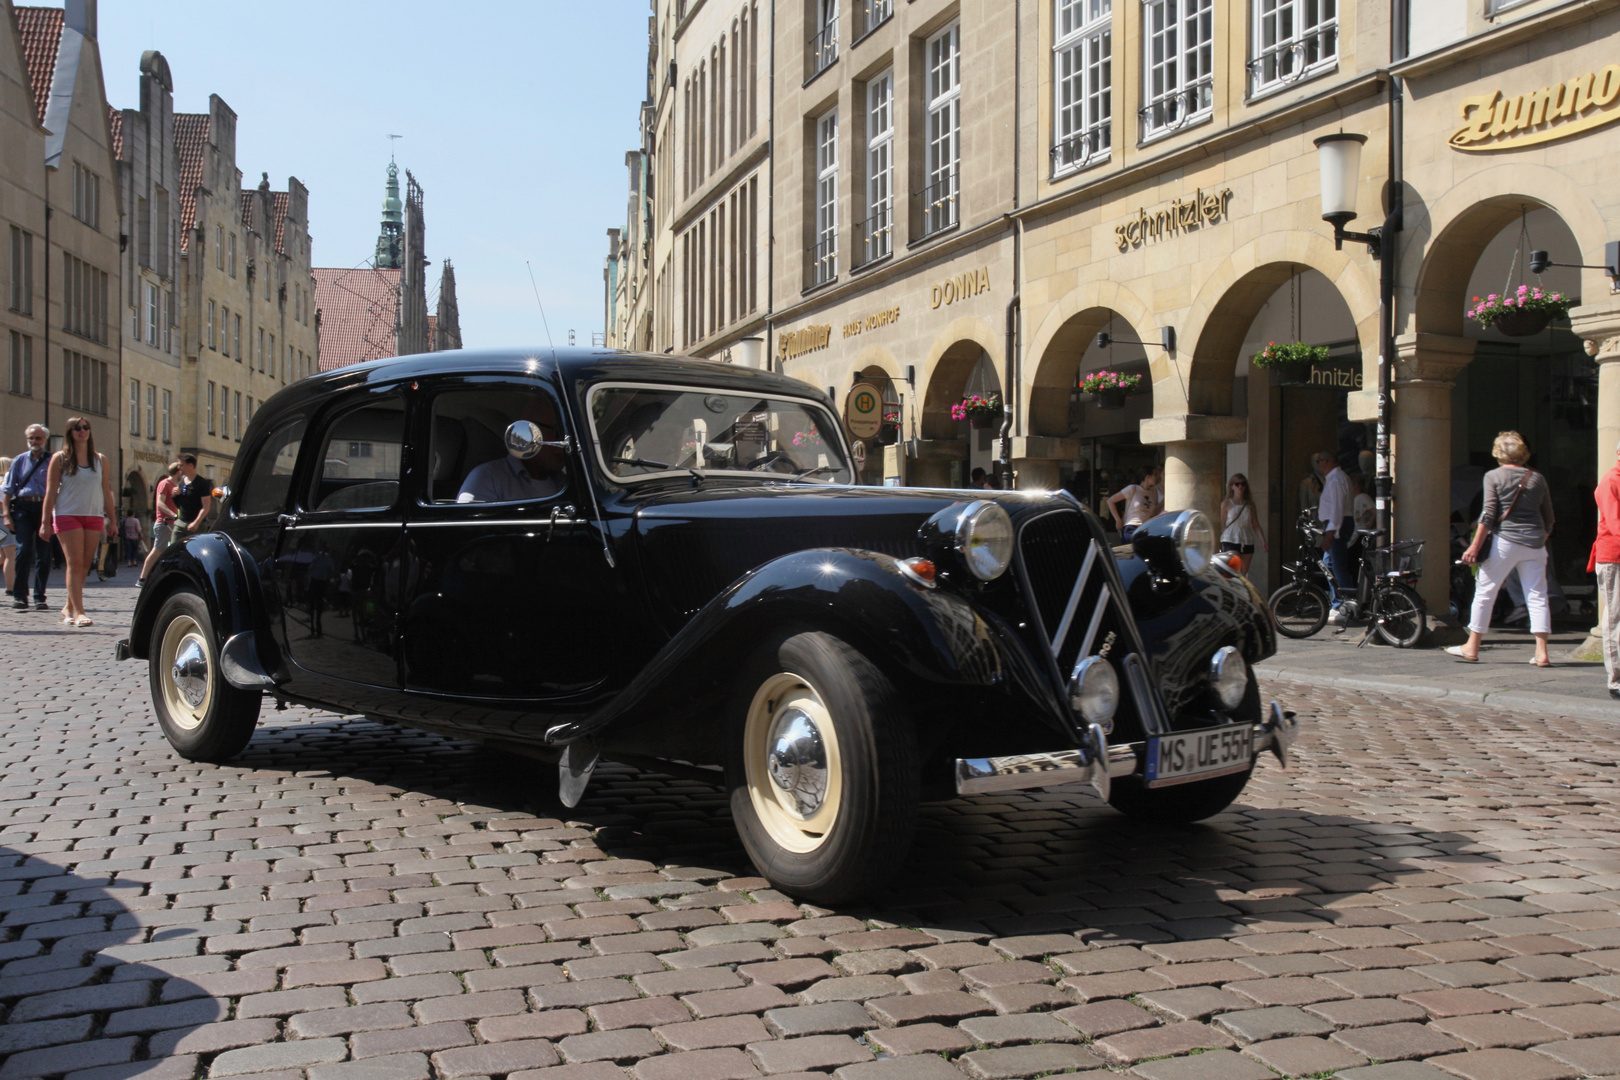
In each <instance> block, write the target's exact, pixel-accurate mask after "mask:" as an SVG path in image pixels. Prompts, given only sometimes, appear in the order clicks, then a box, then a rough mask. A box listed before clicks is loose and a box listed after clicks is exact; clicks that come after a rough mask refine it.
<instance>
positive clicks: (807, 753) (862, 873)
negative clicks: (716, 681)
mask: <svg viewBox="0 0 1620 1080" xmlns="http://www.w3.org/2000/svg"><path fill="white" fill-rule="evenodd" d="M738 686H739V688H740V689H739V692H738V694H737V696H736V698H734V699H733V702H732V707H731V723H730V733H729V740H728V741H729V753H728V762H727V767H726V781H727V788H728V790H729V792H730V797H731V812H732V816H733V818H735V820H736V823H737V832H738V834H739V835H740V836H741V838H742V842H743V847H744V848H745V849H747V851H748V855H749V858H751V859H752V860H753V862H754V865H755V866H756V867H757V868H758V869H759V872H760V873H761V874H762V875H763V876H764V877H765V878H766V879H768V880H769V881H770V882H771V884H773V885H775V886H777V887H778V888H780V889H782V890H784V891H786V892H789V893H792V894H793V895H795V896H797V897H801V898H803V899H806V900H813V901H815V902H817V903H832V902H835V901H840V900H845V899H848V898H849V897H852V896H855V895H857V894H859V893H862V892H866V891H869V890H871V889H873V888H875V887H877V886H878V885H881V884H882V883H883V882H884V881H885V880H886V879H887V878H888V877H889V876H890V875H891V874H892V873H894V871H895V870H897V869H898V868H899V863H900V861H901V860H902V859H903V858H904V856H905V853H906V850H907V849H908V848H909V847H910V845H911V834H912V829H913V827H914V826H915V823H916V818H917V801H918V783H919V766H918V761H917V747H916V738H915V734H914V732H913V731H912V728H911V718H910V716H909V715H908V714H907V711H906V709H905V707H904V704H903V703H902V701H901V699H900V696H899V695H898V694H897V693H896V692H895V689H894V684H893V683H892V682H890V681H889V679H888V677H887V676H885V675H884V674H883V673H882V672H881V671H879V670H878V669H877V667H876V666H875V665H873V664H872V662H871V661H869V660H868V659H866V657H865V656H863V655H862V654H861V653H859V652H857V651H856V650H855V649H854V648H852V647H851V646H850V645H849V644H848V643H847V642H845V641H843V640H841V639H840V638H837V637H834V636H833V635H831V634H826V633H820V632H806V633H796V634H785V635H779V636H778V637H776V638H774V639H773V640H771V641H768V642H767V643H766V644H765V645H764V646H763V647H761V648H760V650H759V651H758V652H756V653H755V654H754V657H753V659H752V660H750V661H749V663H748V665H747V667H746V668H745V669H744V672H743V678H741V679H739V680H738Z"/></svg>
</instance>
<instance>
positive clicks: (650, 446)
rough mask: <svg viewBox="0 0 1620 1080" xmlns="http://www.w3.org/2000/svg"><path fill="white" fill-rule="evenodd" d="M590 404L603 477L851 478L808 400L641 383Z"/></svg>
mask: <svg viewBox="0 0 1620 1080" xmlns="http://www.w3.org/2000/svg"><path fill="white" fill-rule="evenodd" d="M590 402H591V421H592V424H593V425H594V427H595V431H596V441H597V448H598V451H599V452H600V454H601V456H602V467H603V468H604V469H605V470H607V473H608V475H609V476H614V477H618V478H621V479H635V478H639V477H643V476H652V475H656V474H667V473H670V472H691V471H692V470H698V471H700V472H702V473H704V474H726V473H733V474H734V473H743V474H749V475H758V474H760V473H765V474H768V475H770V476H772V477H775V478H783V479H786V478H798V479H801V480H805V481H817V482H820V483H835V484H847V483H850V482H851V480H852V477H851V474H850V470H849V465H848V462H847V461H846V460H845V457H844V447H843V440H842V438H841V437H840V435H839V432H838V429H837V427H836V421H835V420H834V419H833V418H832V416H831V415H830V414H829V413H828V412H827V411H826V410H825V409H821V408H817V407H816V406H815V405H812V404H810V403H808V402H803V401H795V400H793V399H792V398H777V397H760V396H759V395H756V394H742V393H737V392H734V391H730V392H720V391H715V390H682V389H676V388H673V387H645V386H601V387H597V388H596V389H595V390H594V391H593V392H592V394H591V399H590Z"/></svg>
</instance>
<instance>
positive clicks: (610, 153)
mask: <svg viewBox="0 0 1620 1080" xmlns="http://www.w3.org/2000/svg"><path fill="white" fill-rule="evenodd" d="M44 2H46V3H51V2H52V0H44ZM55 6H60V3H59V2H58V3H56V4H55ZM649 14H650V12H649V7H648V4H647V2H646V0H586V2H585V3H565V2H563V0H502V2H494V0H461V2H458V3H453V4H448V3H443V2H439V3H429V2H425V0H402V2H396V3H379V2H373V0H319V2H315V0H282V2H279V3H276V4H273V5H270V6H268V7H267V6H263V5H253V4H220V3H217V2H211V3H203V2H200V0H161V2H157V0H101V3H100V5H99V19H100V39H101V60H102V67H103V69H104V71H105V73H106V80H107V98H108V100H109V101H110V102H111V103H112V104H113V106H114V107H117V108H125V107H133V106H135V105H137V104H138V103H139V83H138V79H139V73H140V68H139V65H140V58H141V53H142V52H143V51H144V50H146V49H157V50H159V51H160V52H162V53H163V55H164V56H165V57H166V58H167V59H168V61H169V68H170V70H171V71H172V72H173V74H174V81H175V94H174V96H175V108H176V109H177V110H179V111H182V112H203V111H206V109H207V107H208V95H209V94H210V93H216V94H219V95H220V97H222V98H224V99H225V102H226V103H227V104H229V105H230V106H231V108H232V109H234V110H236V114H237V117H238V122H237V140H236V154H237V165H238V167H239V168H240V169H241V170H242V174H243V175H242V182H243V184H244V185H246V186H249V187H252V186H256V185H257V184H258V182H259V174H260V173H261V172H266V171H267V172H269V174H270V183H271V185H272V186H273V187H275V188H277V189H281V188H284V187H285V186H286V182H287V177H288V176H289V175H293V176H297V177H298V178H299V179H300V180H301V181H303V182H304V184H305V186H307V187H308V188H309V199H310V202H309V206H310V231H311V233H312V235H313V236H314V256H315V264H316V265H317V266H356V265H359V264H361V263H362V262H364V261H365V260H368V259H369V258H370V257H371V255H372V252H373V249H374V247H375V245H376V239H377V224H378V220H379V217H380V214H381V210H382V198H383V184H384V182H385V181H386V179H387V177H386V169H387V166H388V155H389V140H388V138H387V136H388V135H389V134H390V133H392V134H396V135H403V136H404V138H403V139H401V140H399V143H398V146H397V148H396V150H395V153H396V154H397V157H398V160H399V163H400V166H401V167H402V168H408V169H410V170H411V172H412V173H413V174H414V175H415V176H416V178H417V180H418V182H419V183H421V185H422V187H423V190H424V192H425V213H424V216H425V217H426V220H427V255H428V258H429V259H431V260H432V261H433V268H432V269H431V270H430V276H429V285H428V289H429V296H428V301H429V310H430V311H431V310H432V303H433V301H434V298H435V289H436V285H437V281H438V266H439V263H440V261H441V260H443V259H445V258H446V257H448V258H450V259H451V260H452V261H453V262H454V263H455V267H456V290H457V297H458V299H459V301H460V306H461V329H462V335H463V338H464V340H465V344H466V345H467V347H469V348H478V347H485V346H502V345H525V344H537V343H542V342H543V341H544V338H545V334H544V331H543V330H542V328H541V324H540V315H539V311H538V309H537V308H536V305H535V297H534V291H533V290H532V289H531V288H530V285H529V275H528V271H527V270H526V269H525V267H524V262H525V260H528V261H532V262H533V264H534V275H535V279H536V281H537V282H538V283H539V287H540V297H541V299H542V300H543V301H544V303H545V313H546V316H547V318H548V320H549V321H550V324H551V334H552V337H553V338H554V339H555V341H556V343H557V344H558V345H561V344H563V343H564V342H565V341H566V340H567V337H568V331H569V330H570V329H573V330H574V331H576V333H577V335H578V340H579V342H580V343H581V344H588V343H589V342H590V335H591V331H593V330H597V331H599V330H601V329H602V260H603V258H604V257H605V255H606V253H607V235H606V230H607V229H609V228H612V227H622V226H623V224H624V211H625V199H626V192H627V187H626V174H625V168H624V152H625V151H626V150H627V149H630V148H631V147H634V146H635V145H637V142H638V137H637V129H636V123H637V112H638V109H639V107H640V102H641V99H642V97H643V95H644V93H645V86H646V75H645V73H646V64H647V17H648V15H649Z"/></svg>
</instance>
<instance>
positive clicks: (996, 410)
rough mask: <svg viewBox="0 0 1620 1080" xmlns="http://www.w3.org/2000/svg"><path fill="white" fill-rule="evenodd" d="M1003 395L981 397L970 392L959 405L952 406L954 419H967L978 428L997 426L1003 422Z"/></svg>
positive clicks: (952, 417)
mask: <svg viewBox="0 0 1620 1080" xmlns="http://www.w3.org/2000/svg"><path fill="white" fill-rule="evenodd" d="M1001 413H1002V408H1001V395H1000V394H991V395H990V396H989V397H981V396H980V395H978V394H969V395H968V396H967V397H965V398H963V399H962V401H961V403H960V404H958V405H952V406H951V419H952V420H966V421H967V422H968V423H970V424H972V425H973V426H974V427H976V428H991V427H997V426H999V425H1000V423H1001Z"/></svg>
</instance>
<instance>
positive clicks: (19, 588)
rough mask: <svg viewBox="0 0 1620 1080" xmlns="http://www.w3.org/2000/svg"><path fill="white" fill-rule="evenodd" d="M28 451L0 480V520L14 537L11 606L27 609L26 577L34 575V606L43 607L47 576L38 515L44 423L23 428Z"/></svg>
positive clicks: (44, 469)
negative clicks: (1, 480)
mask: <svg viewBox="0 0 1620 1080" xmlns="http://www.w3.org/2000/svg"><path fill="white" fill-rule="evenodd" d="M23 437H24V438H25V439H26V440H27V441H28V452H27V453H24V454H18V455H17V457H16V459H15V460H14V461H12V463H11V467H10V468H9V469H7V470H6V479H5V483H4V484H0V524H3V525H4V526H5V527H6V529H7V530H9V531H10V533H11V535H13V536H15V537H16V538H17V557H16V564H15V566H14V568H13V574H12V576H13V579H14V581H13V584H12V587H11V589H10V590H9V591H10V593H11V606H12V607H13V608H15V609H16V610H18V611H27V610H28V579H29V575H30V574H32V576H33V579H34V607H35V608H36V609H38V610H40V611H44V610H45V608H46V602H45V583H46V582H47V581H49V580H50V576H51V545H50V544H49V543H48V542H46V541H44V540H41V539H40V538H39V526H40V516H41V511H42V508H43V507H44V505H45V479H46V476H47V474H48V472H49V466H50V461H51V455H50V453H49V452H48V451H47V450H46V449H45V447H46V444H47V443H49V442H50V438H51V433H50V431H49V429H47V428H46V427H45V425H44V424H29V425H28V427H27V429H26V430H25V431H24V432H23Z"/></svg>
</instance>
